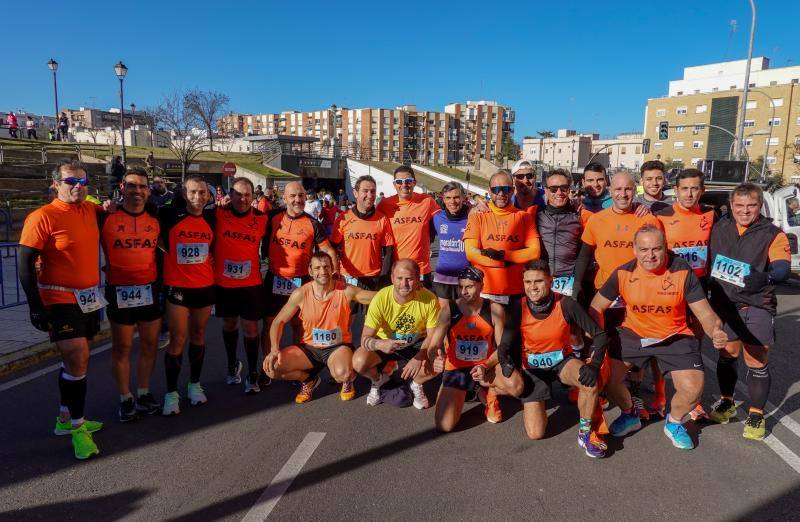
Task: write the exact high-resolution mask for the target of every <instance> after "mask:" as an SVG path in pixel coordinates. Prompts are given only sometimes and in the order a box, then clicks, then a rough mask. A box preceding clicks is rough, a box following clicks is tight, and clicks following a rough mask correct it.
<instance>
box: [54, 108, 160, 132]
mask: <svg viewBox="0 0 800 522" xmlns="http://www.w3.org/2000/svg"><path fill="white" fill-rule="evenodd" d="M63 112H65V113H66V114H67V118H69V126H70V127H83V128H87V129H105V128H107V127H118V126H119V109H116V108H114V109H109V110H107V111H104V110H101V109H92V108H89V107H80V108H78V109H64V110H63ZM123 120H124V121H125V127H126V128H127V127H130V126H131V125H148V126H150V127H152V125H153V119H152V117H151V116H149V115H148V114H145V113H131V112H130V111H128V110H126V111H125V114H124V115H123Z"/></svg>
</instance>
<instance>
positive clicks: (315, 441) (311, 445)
mask: <svg viewBox="0 0 800 522" xmlns="http://www.w3.org/2000/svg"><path fill="white" fill-rule="evenodd" d="M324 438H325V433H321V432H314V431H312V432H309V433H308V435H306V436H305V438H304V439H303V441H302V442H301V443H300V445H299V446H298V447H297V449H296V450H294V453H292V456H291V457H289V460H287V461H286V464H284V465H283V467H282V468H281V470H280V471H279V472H278V474H277V475H275V478H273V479H272V482H270V483H269V486H267V489H265V490H264V492H263V493H261V496H260V497H258V500H257V501H256V503H255V505H254V506H253V507H252V508H250V511H248V512H247V514H246V515H245V516H244V518H243V519H242V521H243V522H256V521H259V522H260V521H263V520H266V519H267V517H268V516H269V514H270V513H271V512H272V510H273V509H274V508H275V506H276V505H277V504H278V501H279V500H280V499H281V497H282V496H283V494H284V493H286V490H287V489H289V486H291V485H292V482H293V481H294V479H295V478H296V477H297V475H298V474H299V473H300V470H301V469H303V466H305V464H306V462H308V459H310V458H311V455H312V454H313V453H314V450H316V449H317V446H319V445H320V443H321V442H322V439H324Z"/></svg>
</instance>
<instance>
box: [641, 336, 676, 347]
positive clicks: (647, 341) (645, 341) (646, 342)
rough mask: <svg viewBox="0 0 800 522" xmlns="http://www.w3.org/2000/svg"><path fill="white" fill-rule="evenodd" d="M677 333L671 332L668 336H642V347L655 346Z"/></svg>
mask: <svg viewBox="0 0 800 522" xmlns="http://www.w3.org/2000/svg"><path fill="white" fill-rule="evenodd" d="M673 335H675V334H669V335H668V336H666V337H642V341H641V342H642V348H647V347H648V346H654V345H656V344H661V343H663V342H664V341H666V340H667V339H669V338H670V337H672V336H673Z"/></svg>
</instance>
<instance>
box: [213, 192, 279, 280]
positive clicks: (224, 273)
mask: <svg viewBox="0 0 800 522" xmlns="http://www.w3.org/2000/svg"><path fill="white" fill-rule="evenodd" d="M216 212H217V215H216V218H217V219H216V221H217V222H216V227H215V228H214V238H215V239H214V280H215V282H216V283H217V284H218V285H219V286H222V287H225V288H241V287H246V286H257V285H260V284H261V254H260V251H259V247H260V246H261V240H262V239H263V237H264V235H265V234H266V233H267V215H266V214H264V213H262V212H260V211H258V210H256V209H253V208H251V209H248V211H247V212H245V213H244V214H239V213H237V212H236V211H235V210H234V209H233V208H232V207H230V208H223V207H217V210H216Z"/></svg>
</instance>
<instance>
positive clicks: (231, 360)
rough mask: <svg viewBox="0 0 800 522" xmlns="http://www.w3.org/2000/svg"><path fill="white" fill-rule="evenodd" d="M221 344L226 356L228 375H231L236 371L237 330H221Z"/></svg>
mask: <svg viewBox="0 0 800 522" xmlns="http://www.w3.org/2000/svg"><path fill="white" fill-rule="evenodd" d="M222 342H223V343H224V344H225V354H226V355H227V356H228V375H233V372H234V370H236V348H237V347H238V345H239V329H238V328H237V329H236V330H231V331H230V332H229V331H227V330H222Z"/></svg>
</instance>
